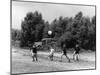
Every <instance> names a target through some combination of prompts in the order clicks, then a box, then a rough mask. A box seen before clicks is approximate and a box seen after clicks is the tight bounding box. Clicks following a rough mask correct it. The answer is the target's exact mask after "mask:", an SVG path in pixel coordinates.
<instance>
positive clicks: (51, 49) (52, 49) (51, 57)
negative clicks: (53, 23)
mask: <svg viewBox="0 0 100 75" xmlns="http://www.w3.org/2000/svg"><path fill="white" fill-rule="evenodd" d="M54 51H55V50H54V48H53V47H52V46H51V47H50V54H49V58H50V60H51V61H53V56H54Z"/></svg>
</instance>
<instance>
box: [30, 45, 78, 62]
mask: <svg viewBox="0 0 100 75" xmlns="http://www.w3.org/2000/svg"><path fill="white" fill-rule="evenodd" d="M30 50H31V55H32V61H38V57H37V50H38V48H37V45H36V44H34V45H33V46H32V48H31V49H30ZM49 51H50V52H49V55H48V57H49V58H50V60H51V61H53V57H54V53H55V47H54V45H51V46H50V48H49ZM61 51H62V54H61V60H60V62H62V57H63V56H65V57H66V58H67V60H68V62H70V58H69V57H68V55H67V50H66V44H63V46H62V47H61ZM79 52H80V46H79V44H76V45H75V47H74V53H73V60H76V61H79Z"/></svg>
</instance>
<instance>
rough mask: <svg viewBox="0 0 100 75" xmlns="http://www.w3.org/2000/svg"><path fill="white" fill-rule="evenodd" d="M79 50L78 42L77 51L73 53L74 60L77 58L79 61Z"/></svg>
mask: <svg viewBox="0 0 100 75" xmlns="http://www.w3.org/2000/svg"><path fill="white" fill-rule="evenodd" d="M79 51H80V47H79V44H76V46H75V51H74V53H73V60H75V58H76V60H77V61H79Z"/></svg>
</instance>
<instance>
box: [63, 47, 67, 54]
mask: <svg viewBox="0 0 100 75" xmlns="http://www.w3.org/2000/svg"><path fill="white" fill-rule="evenodd" d="M66 52H67V51H66V48H65V47H64V48H63V54H64V55H66Z"/></svg>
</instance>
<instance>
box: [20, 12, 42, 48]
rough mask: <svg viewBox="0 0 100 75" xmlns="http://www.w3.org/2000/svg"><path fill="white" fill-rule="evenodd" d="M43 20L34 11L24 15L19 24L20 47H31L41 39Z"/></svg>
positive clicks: (39, 14)
mask: <svg viewBox="0 0 100 75" xmlns="http://www.w3.org/2000/svg"><path fill="white" fill-rule="evenodd" d="M43 28H44V20H43V19H42V15H41V13H38V12H37V11H35V12H34V13H32V12H29V13H27V14H26V17H25V18H24V21H22V24H21V47H24V46H29V45H30V44H31V45H32V44H33V43H34V42H35V41H40V40H41V39H42V37H43V36H42V34H43Z"/></svg>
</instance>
